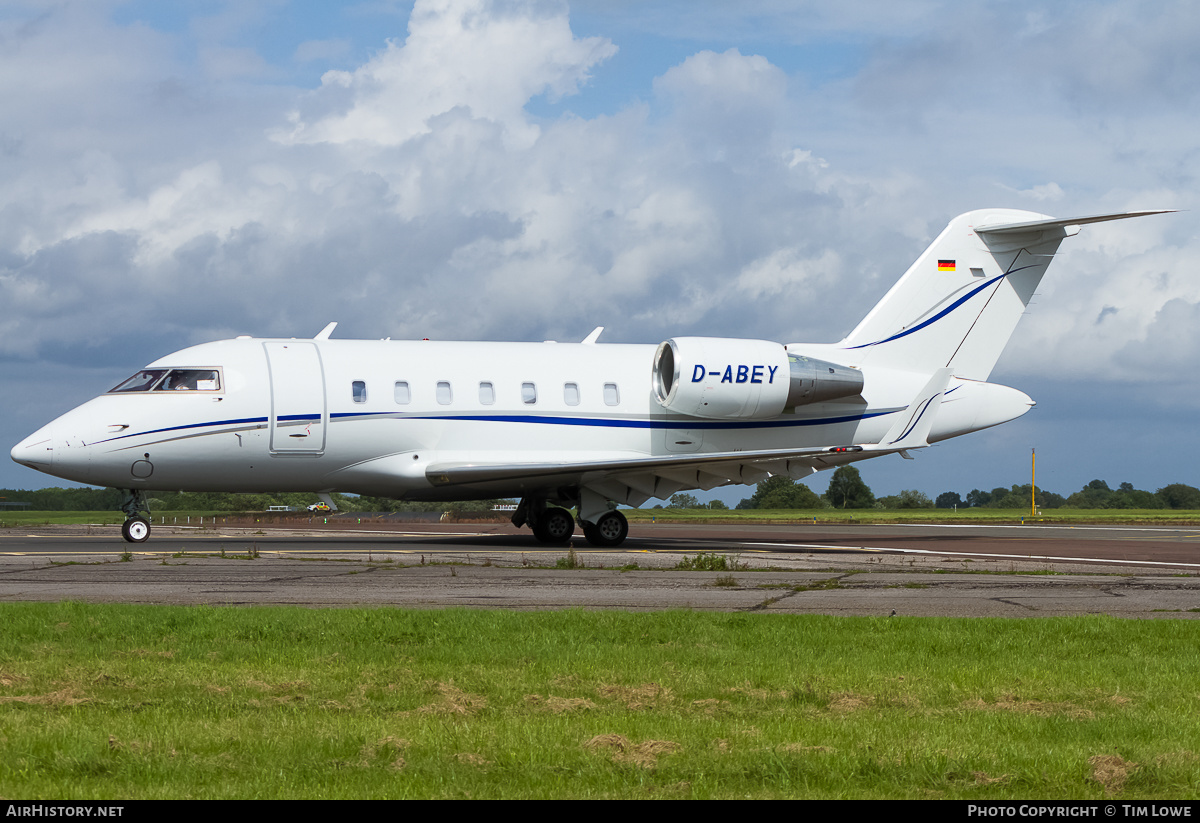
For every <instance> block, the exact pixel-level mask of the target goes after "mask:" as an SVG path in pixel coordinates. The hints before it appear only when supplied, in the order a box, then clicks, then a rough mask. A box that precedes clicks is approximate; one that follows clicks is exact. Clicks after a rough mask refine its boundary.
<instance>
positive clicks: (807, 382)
mask: <svg viewBox="0 0 1200 823" xmlns="http://www.w3.org/2000/svg"><path fill="white" fill-rule="evenodd" d="M653 383H654V394H655V397H656V398H657V399H658V402H659V403H660V404H661V405H662V407H663V408H665V409H667V410H669V411H673V412H678V413H680V414H687V415H691V416H693V417H706V418H710V419H715V420H727V419H749V420H761V419H764V418H770V417H777V416H779V415H780V414H782V413H783V411H784V410H785V409H787V408H793V407H795V406H802V405H806V404H808V403H820V402H822V401H825V400H834V399H837V398H839V397H853V396H855V395H858V394H861V393H862V388H863V378H862V373H861V372H859V371H858V370H856V369H851V368H847V367H846V366H839V365H837V364H834V363H827V362H825V361H824V360H817V359H814V358H811V357H804V356H802V355H795V354H791V353H790V352H788V351H787V349H786V348H784V347H783V346H782V345H780V344H779V343H773V342H771V341H769V340H737V339H728V338H721V337H675V338H672V339H670V340H666V341H663V342H662V343H661V344H659V346H658V349H657V350H656V351H655V353H654V365H653Z"/></svg>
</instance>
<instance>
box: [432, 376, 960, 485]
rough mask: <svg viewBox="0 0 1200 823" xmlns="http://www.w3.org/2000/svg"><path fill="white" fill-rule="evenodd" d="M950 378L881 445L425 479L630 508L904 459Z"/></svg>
mask: <svg viewBox="0 0 1200 823" xmlns="http://www.w3.org/2000/svg"><path fill="white" fill-rule="evenodd" d="M950 376H951V370H950V369H939V370H938V371H937V372H936V373H934V375H933V376H932V377H931V378H930V380H929V382H928V383H927V384H926V385H925V387H924V388H923V389H922V390H921V391H920V392H919V393H918V395H917V397H916V398H915V399H914V400H913V401H912V403H910V404H909V405H908V407H907V408H906V409H905V410H904V412H903V413H902V414H901V416H900V418H899V419H898V420H897V421H896V423H895V424H894V425H893V426H892V428H891V429H890V430H889V431H888V433H887V434H886V435H885V436H884V437H883V439H882V440H880V442H879V443H864V444H847V445H838V446H822V447H812V448H802V449H788V450H778V449H775V450H765V451H737V452H708V453H698V454H671V455H653V456H649V457H641V456H639V457H629V458H618V459H609V460H583V461H567V462H558V463H545V462H541V463H486V462H468V461H462V462H443V463H436V464H433V465H430V466H429V467H428V468H427V469H426V471H425V477H426V479H427V480H428V481H429V482H430V484H432V485H433V486H434V487H435V488H437V489H439V490H441V489H446V490H449V489H451V488H454V487H459V488H463V489H468V488H469V489H470V490H471V491H472V493H476V494H481V493H487V492H492V493H495V494H496V495H511V494H513V492H514V490H519V491H520V492H521V493H528V492H531V491H539V490H546V489H553V488H557V487H562V486H576V485H578V486H581V487H586V488H589V489H591V490H592V491H595V492H597V493H598V494H600V495H603V496H604V497H606V498H608V499H609V500H614V501H616V502H618V503H625V504H627V505H630V506H640V505H641V504H642V503H645V502H646V501H647V500H649V499H650V498H652V497H658V498H664V499H665V498H667V497H670V496H671V495H672V494H675V493H676V492H679V491H685V490H688V489H703V490H704V491H708V490H710V489H714V488H716V487H717V486H725V485H729V484H738V483H747V484H753V483H758V482H760V481H762V480H765V479H767V478H768V477H770V476H771V475H775V474H786V475H789V476H791V477H793V478H801V477H805V476H807V475H809V474H812V473H813V472H816V471H820V470H821V469H827V468H832V467H835V466H841V465H845V464H847V463H852V462H855V461H857V460H865V459H867V458H870V457H879V456H881V455H885V454H897V453H902V454H904V455H905V456H907V452H908V450H909V449H920V448H925V447H926V446H928V445H929V442H928V440H927V439H926V438H927V437H928V435H929V431H930V427H931V426H932V425H933V420H934V417H935V416H936V414H937V410H938V407H939V406H940V405H941V400H942V396H943V395H944V394H945V392H946V387H947V385H948V383H949V381H950Z"/></svg>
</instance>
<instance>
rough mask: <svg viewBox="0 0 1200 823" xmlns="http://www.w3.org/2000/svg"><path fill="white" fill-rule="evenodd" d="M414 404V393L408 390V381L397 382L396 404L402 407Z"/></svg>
mask: <svg viewBox="0 0 1200 823" xmlns="http://www.w3.org/2000/svg"><path fill="white" fill-rule="evenodd" d="M411 402H412V391H410V390H409V388H408V381H407V380H397V381H396V403H397V405H400V406H407V405H408V404H409V403H411Z"/></svg>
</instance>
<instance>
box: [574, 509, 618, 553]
mask: <svg viewBox="0 0 1200 823" xmlns="http://www.w3.org/2000/svg"><path fill="white" fill-rule="evenodd" d="M583 536H584V537H586V538H587V542H589V543H591V544H592V545H593V546H597V547H600V548H604V549H612V548H615V547H617V546H619V545H621V544H622V543H624V542H625V538H626V537H628V536H629V521H628V520H626V519H625V515H623V514H621V513H620V512H619V511H611V512H605V513H604V514H602V515H600V517H599V519H598V520H596V522H595V524H593V525H590V526H584V527H583Z"/></svg>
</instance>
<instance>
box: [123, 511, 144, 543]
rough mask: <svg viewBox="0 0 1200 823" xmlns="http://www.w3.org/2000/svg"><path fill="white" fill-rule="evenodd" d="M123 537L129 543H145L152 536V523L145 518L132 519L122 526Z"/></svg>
mask: <svg viewBox="0 0 1200 823" xmlns="http://www.w3.org/2000/svg"><path fill="white" fill-rule="evenodd" d="M121 536H122V537H124V538H125V540H126V542H129V543H145V542H146V538H148V537H149V536H150V523H149V522H148V521H147V520H146V518H144V517H131V518H129V519H128V520H126V521H125V522H124V523H122V524H121Z"/></svg>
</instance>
